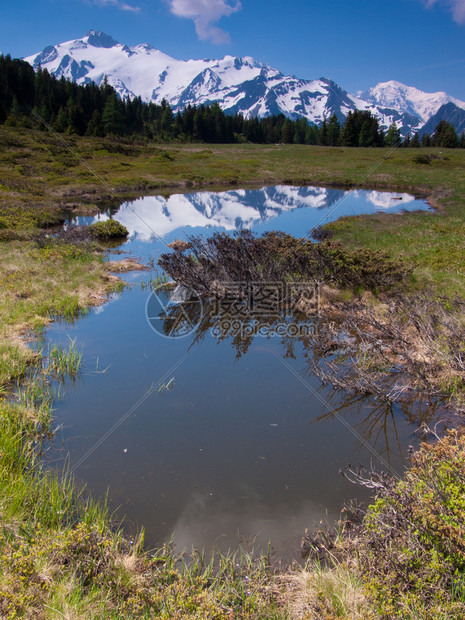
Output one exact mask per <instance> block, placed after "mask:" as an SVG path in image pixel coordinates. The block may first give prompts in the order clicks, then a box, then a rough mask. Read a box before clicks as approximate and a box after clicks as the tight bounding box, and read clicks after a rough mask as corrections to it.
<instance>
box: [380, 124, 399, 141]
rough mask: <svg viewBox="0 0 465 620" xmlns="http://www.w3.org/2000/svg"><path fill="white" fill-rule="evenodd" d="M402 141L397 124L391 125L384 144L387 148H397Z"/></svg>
mask: <svg viewBox="0 0 465 620" xmlns="http://www.w3.org/2000/svg"><path fill="white" fill-rule="evenodd" d="M400 139H401V137H400V129H398V128H397V125H396V123H391V125H389V129H388V131H387V134H386V136H385V138H384V144H385V145H386V146H396V145H397V144H399V143H400Z"/></svg>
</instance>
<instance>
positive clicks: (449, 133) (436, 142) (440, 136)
mask: <svg viewBox="0 0 465 620" xmlns="http://www.w3.org/2000/svg"><path fill="white" fill-rule="evenodd" d="M432 145H433V146H439V147H441V148H443V149H455V148H457V147H458V145H459V139H458V137H457V132H456V131H455V127H454V126H453V125H451V123H448V122H447V121H439V123H438V124H437V125H436V129H435V130H434V133H433V138H432Z"/></svg>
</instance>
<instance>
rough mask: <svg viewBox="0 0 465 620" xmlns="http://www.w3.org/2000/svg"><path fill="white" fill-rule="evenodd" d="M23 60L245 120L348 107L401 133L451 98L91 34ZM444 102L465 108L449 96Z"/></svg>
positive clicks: (326, 113)
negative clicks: (354, 90) (361, 90)
mask: <svg viewBox="0 0 465 620" xmlns="http://www.w3.org/2000/svg"><path fill="white" fill-rule="evenodd" d="M25 60H26V61H28V62H29V63H30V64H31V65H32V66H33V67H35V68H37V67H38V66H39V65H40V66H41V67H42V68H44V69H45V68H46V69H47V70H48V71H49V72H50V73H52V74H53V75H55V76H57V77H61V76H64V77H65V78H68V79H70V80H74V81H75V82H77V83H78V84H86V83H89V82H91V81H93V82H95V83H96V84H101V83H102V81H103V80H104V79H105V77H106V79H107V80H108V82H109V83H110V84H111V85H112V86H113V87H114V88H115V89H116V91H117V92H118V93H119V95H120V96H121V97H129V98H132V97H136V96H140V97H141V98H142V100H143V101H146V102H149V101H152V102H154V103H161V101H162V100H163V99H166V101H168V103H169V104H170V106H171V107H172V109H173V110H174V111H175V112H176V111H177V110H181V109H183V108H185V107H186V106H187V105H189V104H191V105H200V104H209V103H213V102H214V101H217V102H218V103H219V104H220V106H221V107H222V109H223V110H224V111H225V112H226V113H230V114H234V113H236V112H240V113H242V114H243V115H244V116H245V117H246V118H251V117H255V116H258V117H263V116H268V115H271V114H279V113H283V114H284V115H285V116H287V117H289V118H292V119H297V118H301V117H305V118H307V119H308V120H309V121H310V122H312V123H316V124H318V125H319V124H320V123H322V121H323V119H324V117H326V118H329V117H330V116H331V115H332V114H336V115H337V116H338V118H339V120H340V121H341V122H343V121H344V119H345V117H346V116H347V114H348V113H349V111H351V110H352V111H353V110H357V109H358V110H370V111H371V112H372V113H373V114H374V115H375V116H376V117H377V118H378V120H379V121H380V124H381V125H382V126H383V127H384V128H387V127H388V126H389V125H390V124H391V123H392V122H396V123H397V125H398V127H399V128H400V129H401V132H402V133H403V134H406V133H408V132H409V131H412V130H417V129H418V128H419V127H421V125H423V124H424V123H425V122H426V121H427V120H428V118H429V117H430V116H432V115H433V114H434V113H435V112H436V111H437V110H438V108H439V107H440V106H441V105H442V103H445V102H446V101H445V100H444V101H443V100H439V99H438V97H436V95H444V97H448V95H446V94H445V93H435V95H434V96H433V95H432V96H431V97H430V95H428V94H426V93H422V92H421V91H418V90H416V89H414V88H410V87H407V86H404V85H402V84H399V83H397V82H387V83H386V84H392V85H396V88H394V87H392V89H391V90H389V88H387V87H386V88H384V89H383V88H382V86H383V85H382V84H378V86H377V87H375V88H374V89H371V90H370V91H369V93H368V94H367V95H366V96H360V95H359V96H354V95H350V94H349V93H347V92H346V91H345V90H343V89H342V88H340V87H339V86H338V85H337V84H336V83H335V82H333V81H331V80H328V79H325V78H320V79H317V80H302V79H298V78H296V77H295V76H289V75H284V74H282V73H280V72H279V71H278V70H276V69H273V68H272V67H270V66H269V65H266V64H263V63H260V62H257V61H255V60H254V59H253V58H250V57H244V58H238V57H233V56H225V57H224V58H223V59H221V60H212V59H203V60H187V61H184V60H176V59H175V58H171V57H170V56H168V55H166V54H164V53H163V52H161V51H160V50H157V49H155V48H154V47H152V46H151V45H149V44H147V43H143V44H140V45H136V46H134V47H128V46H127V45H122V44H121V43H118V42H117V41H115V40H114V39H113V38H112V37H111V36H110V35H107V34H105V33H103V32H99V31H94V30H91V31H90V32H89V33H88V34H87V35H86V36H85V37H83V38H82V39H75V40H73V41H66V42H65V43H60V44H57V45H51V46H48V47H46V48H45V49H44V50H43V51H42V52H40V53H38V54H33V55H32V56H29V57H27V58H25ZM402 89H404V90H402ZM402 93H404V94H403V95H402ZM391 95H392V96H391ZM436 101H439V103H438V105H437V106H436V104H435V103H434V102H436ZM447 101H453V102H454V103H455V104H456V105H459V106H464V107H465V103H463V102H459V101H458V100H455V99H453V98H452V97H449V99H448V100H447ZM412 102H414V103H412Z"/></svg>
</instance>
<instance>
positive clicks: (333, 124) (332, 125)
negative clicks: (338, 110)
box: [327, 114, 341, 146]
mask: <svg viewBox="0 0 465 620" xmlns="http://www.w3.org/2000/svg"><path fill="white" fill-rule="evenodd" d="M340 137H341V124H340V123H339V120H338V118H337V116H336V114H333V115H332V116H331V118H330V119H329V121H328V128H327V143H328V145H329V146H337V145H338V144H339V140H340Z"/></svg>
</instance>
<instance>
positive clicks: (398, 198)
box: [366, 191, 415, 209]
mask: <svg viewBox="0 0 465 620" xmlns="http://www.w3.org/2000/svg"><path fill="white" fill-rule="evenodd" d="M366 199H367V202H371V204H372V205H373V206H374V207H378V208H380V209H391V208H392V207H400V206H402V203H407V202H413V201H414V200H415V196H411V195H410V194H391V193H388V192H375V191H372V192H368V193H367V195H366Z"/></svg>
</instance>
